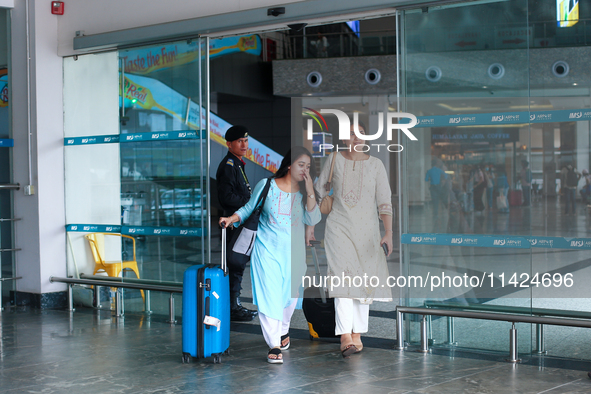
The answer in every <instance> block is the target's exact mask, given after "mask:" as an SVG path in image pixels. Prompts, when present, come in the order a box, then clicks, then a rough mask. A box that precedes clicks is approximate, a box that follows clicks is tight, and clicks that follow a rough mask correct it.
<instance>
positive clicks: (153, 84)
mask: <svg viewBox="0 0 591 394" xmlns="http://www.w3.org/2000/svg"><path fill="white" fill-rule="evenodd" d="M123 95H124V98H125V107H132V106H134V105H137V106H139V107H141V108H144V109H150V110H155V111H161V112H164V113H167V114H169V115H170V116H173V117H175V118H177V119H178V120H179V121H181V122H182V123H185V122H186V124H187V125H188V126H189V127H191V128H193V129H197V130H201V129H205V121H206V112H205V108H201V109H200V107H199V104H198V103H195V102H193V101H191V100H190V99H187V98H186V97H185V96H183V95H182V94H180V93H178V92H177V91H175V90H173V89H171V88H169V87H168V86H167V85H165V84H164V83H162V82H160V81H158V80H155V79H153V78H148V77H142V76H139V75H132V74H128V75H126V77H125V85H124V89H123ZM209 119H210V120H209V129H210V137H211V139H212V140H214V141H216V142H218V143H219V144H221V145H223V146H226V140H225V139H224V135H225V134H226V130H228V129H229V128H230V127H231V126H232V125H231V124H230V123H228V122H226V121H225V120H223V119H222V118H220V117H219V116H217V115H215V114H213V113H211V112H210V117H209ZM148 134H153V133H148ZM121 138H123V137H121ZM248 145H249V147H248V152H247V154H246V156H245V157H246V158H247V159H248V160H250V161H252V162H253V163H256V164H258V165H260V166H261V167H264V168H265V169H267V170H269V171H271V172H273V173H274V172H276V171H277V170H278V169H279V166H280V164H281V160H283V156H281V155H279V154H278V153H277V152H275V151H273V150H272V149H270V148H268V147H267V146H265V145H263V144H262V143H260V142H259V141H257V140H256V139H255V138H253V137H251V136H249V137H248Z"/></svg>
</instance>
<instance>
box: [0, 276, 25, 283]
mask: <svg viewBox="0 0 591 394" xmlns="http://www.w3.org/2000/svg"><path fill="white" fill-rule="evenodd" d="M22 278H23V277H22V276H15V277H14V278H0V282H6V281H9V280H17V279H22Z"/></svg>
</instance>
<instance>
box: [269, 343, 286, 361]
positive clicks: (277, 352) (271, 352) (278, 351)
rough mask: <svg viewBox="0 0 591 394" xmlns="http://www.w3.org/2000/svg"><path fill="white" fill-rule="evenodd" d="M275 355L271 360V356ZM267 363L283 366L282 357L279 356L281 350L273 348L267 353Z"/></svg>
mask: <svg viewBox="0 0 591 394" xmlns="http://www.w3.org/2000/svg"><path fill="white" fill-rule="evenodd" d="M272 354H273V355H275V358H271V357H270V356H271V355H272ZM267 362H268V363H269V364H283V356H282V355H281V349H279V348H276V347H274V348H273V349H271V350H269V353H267Z"/></svg>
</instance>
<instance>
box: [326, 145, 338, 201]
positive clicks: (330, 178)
mask: <svg viewBox="0 0 591 394" xmlns="http://www.w3.org/2000/svg"><path fill="white" fill-rule="evenodd" d="M336 158H337V152H334V153H333V154H332V163H331V164H330V175H328V182H326V185H324V189H325V190H326V191H327V192H329V191H330V184H331V183H332V173H333V172H334V162H335V161H336Z"/></svg>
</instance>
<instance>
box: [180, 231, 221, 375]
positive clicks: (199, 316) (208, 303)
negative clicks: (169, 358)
mask: <svg viewBox="0 0 591 394" xmlns="http://www.w3.org/2000/svg"><path fill="white" fill-rule="evenodd" d="M229 346H230V281H229V278H228V272H227V266H226V229H222V265H221V267H220V266H219V265H217V264H205V265H194V266H192V267H190V268H188V269H187V270H186V271H185V273H184V275H183V358H182V360H183V363H188V362H190V361H191V357H196V358H206V357H211V356H213V362H214V364H216V363H221V360H222V353H224V352H225V353H226V354H227V350H228V347H229Z"/></svg>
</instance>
